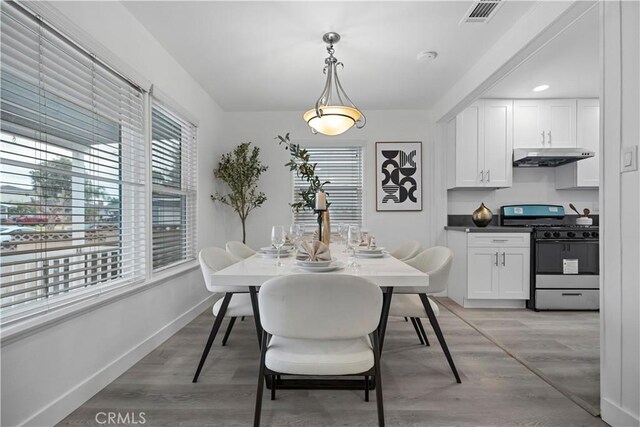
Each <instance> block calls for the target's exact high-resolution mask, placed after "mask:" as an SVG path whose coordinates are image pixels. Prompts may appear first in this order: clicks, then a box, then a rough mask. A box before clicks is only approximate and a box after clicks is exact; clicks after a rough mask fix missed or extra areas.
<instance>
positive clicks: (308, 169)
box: [274, 133, 330, 212]
mask: <svg viewBox="0 0 640 427" xmlns="http://www.w3.org/2000/svg"><path fill="white" fill-rule="evenodd" d="M274 139H277V140H278V145H283V144H284V148H285V150H288V151H289V154H290V155H291V158H290V159H289V161H288V162H287V163H285V166H287V167H288V168H289V170H290V171H292V172H293V171H295V172H296V176H297V177H298V178H302V179H303V180H305V181H306V182H308V183H309V187H307V188H306V189H304V190H302V191H301V192H300V193H299V194H300V197H301V198H302V201H300V202H296V203H291V204H290V205H291V209H292V210H295V211H296V212H300V211H301V210H303V211H304V210H314V208H315V203H316V193H317V192H318V191H320V190H322V189H323V187H324V186H325V185H326V184H329V183H330V181H321V180H320V178H319V177H318V176H317V175H316V165H317V163H310V162H309V152H308V151H307V150H305V149H304V148H302V147H300V145H299V144H293V143H292V142H291V140H290V138H289V133H287V134H286V135H285V136H281V135H278V136H276V137H275V138H274ZM323 191H324V190H323ZM329 205H330V203H327V207H329Z"/></svg>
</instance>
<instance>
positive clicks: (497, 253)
mask: <svg viewBox="0 0 640 427" xmlns="http://www.w3.org/2000/svg"><path fill="white" fill-rule="evenodd" d="M495 264H496V267H497V266H498V252H496V262H495Z"/></svg>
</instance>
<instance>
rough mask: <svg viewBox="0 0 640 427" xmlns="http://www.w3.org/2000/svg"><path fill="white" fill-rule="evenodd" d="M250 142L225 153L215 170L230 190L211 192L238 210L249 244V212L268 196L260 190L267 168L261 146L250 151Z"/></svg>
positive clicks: (217, 176)
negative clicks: (226, 191) (247, 230)
mask: <svg viewBox="0 0 640 427" xmlns="http://www.w3.org/2000/svg"><path fill="white" fill-rule="evenodd" d="M250 145H251V143H250V142H244V143H242V144H240V145H238V146H237V147H236V148H234V149H233V151H232V152H230V153H227V154H223V155H222V159H221V160H220V163H218V168H217V169H215V170H214V171H213V174H214V176H215V177H216V178H218V179H221V180H222V181H224V182H225V183H226V184H227V186H228V187H229V190H230V191H229V193H227V194H221V193H219V192H216V194H214V195H211V200H213V201H214V202H220V203H223V204H225V205H227V206H230V207H231V208H232V209H233V210H234V211H236V212H237V214H238V216H239V217H240V221H241V222H242V242H243V243H246V229H245V222H246V220H247V216H248V215H249V212H251V211H252V210H254V209H256V208H259V207H260V206H262V204H263V203H264V202H266V201H267V196H266V195H265V194H264V193H263V192H261V191H258V182H259V181H260V176H261V175H262V174H263V173H264V172H266V171H267V169H268V166H264V165H263V164H262V163H261V162H260V159H259V156H260V148H258V147H253V149H252V150H250V149H249V148H250V147H249V146H250Z"/></svg>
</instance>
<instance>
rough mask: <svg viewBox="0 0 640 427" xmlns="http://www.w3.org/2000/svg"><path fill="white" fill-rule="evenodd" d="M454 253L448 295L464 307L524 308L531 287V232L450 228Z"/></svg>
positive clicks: (449, 237) (449, 243)
mask: <svg viewBox="0 0 640 427" xmlns="http://www.w3.org/2000/svg"><path fill="white" fill-rule="evenodd" d="M447 244H448V246H449V247H450V248H451V249H452V250H453V252H454V265H453V266H452V269H451V277H450V280H449V289H448V294H449V297H450V298H451V299H453V300H454V301H456V302H457V303H458V304H460V305H462V306H463V307H487V308H488V307H495V308H500V307H504V308H507V307H510V308H513V307H524V303H525V301H526V300H528V299H529V289H530V276H529V275H530V267H531V265H530V264H531V259H530V256H531V252H530V234H529V233H485V232H479V233H473V232H464V231H457V230H456V231H451V230H450V231H448V232H447Z"/></svg>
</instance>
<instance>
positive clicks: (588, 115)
mask: <svg viewBox="0 0 640 427" xmlns="http://www.w3.org/2000/svg"><path fill="white" fill-rule="evenodd" d="M576 115H577V120H576V123H577V129H576V145H577V147H580V148H586V149H587V150H590V151H593V152H594V153H596V155H595V156H593V157H591V158H590V159H584V160H580V161H578V162H575V163H570V164H568V165H563V166H558V167H557V168H556V188H557V189H566V188H597V187H598V186H599V185H600V156H599V152H600V101H599V100H598V99H579V100H578V101H577V113H576Z"/></svg>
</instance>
